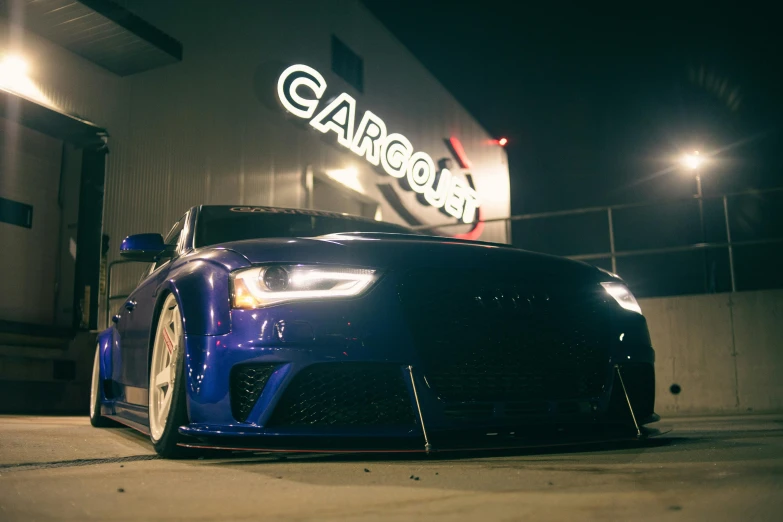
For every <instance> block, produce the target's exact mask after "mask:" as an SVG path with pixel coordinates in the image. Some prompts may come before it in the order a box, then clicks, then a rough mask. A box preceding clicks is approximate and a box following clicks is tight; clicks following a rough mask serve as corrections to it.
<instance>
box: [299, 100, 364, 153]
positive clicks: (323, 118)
mask: <svg viewBox="0 0 783 522" xmlns="http://www.w3.org/2000/svg"><path fill="white" fill-rule="evenodd" d="M355 114H356V100H354V99H353V98H352V97H351V96H350V95H349V94H346V93H342V94H341V95H340V96H338V97H337V98H335V99H334V101H333V102H332V103H330V104H329V105H327V106H326V107H324V108H323V110H322V111H321V112H319V113H318V114H317V115H316V116H315V118H313V119H312V121H310V125H312V126H313V127H315V128H316V129H318V130H319V131H321V132H323V133H324V134H326V133H327V132H328V131H330V130H332V131H334V132H336V133H337V142H338V143H339V144H340V145H342V146H343V147H348V148H350V147H351V139H352V138H353V122H354V117H355Z"/></svg>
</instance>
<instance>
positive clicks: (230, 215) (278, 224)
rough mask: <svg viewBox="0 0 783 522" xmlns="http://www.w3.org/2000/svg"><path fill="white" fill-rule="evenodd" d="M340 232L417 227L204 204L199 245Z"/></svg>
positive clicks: (198, 227) (198, 228)
mask: <svg viewBox="0 0 783 522" xmlns="http://www.w3.org/2000/svg"><path fill="white" fill-rule="evenodd" d="M338 232H393V233H398V234H412V233H413V231H411V230H409V229H407V228H405V227H402V226H399V225H393V224H391V223H383V222H381V221H370V220H367V219H362V218H357V217H352V216H335V215H334V214H330V213H326V212H319V211H317V210H293V209H282V208H271V207H212V206H205V207H201V210H200V211H199V214H198V223H197V225H196V237H195V246H196V247H203V246H208V245H215V244H217V243H227V242H229V241H242V240H245V239H259V238H273V237H315V236H323V235H327V234H336V233H338Z"/></svg>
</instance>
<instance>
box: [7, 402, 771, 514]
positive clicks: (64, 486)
mask: <svg viewBox="0 0 783 522" xmlns="http://www.w3.org/2000/svg"><path fill="white" fill-rule="evenodd" d="M661 424H662V426H660V427H661V428H667V427H671V428H673V431H672V432H670V433H669V434H668V435H665V436H663V437H661V438H659V439H655V440H653V441H649V442H647V443H645V444H631V445H622V446H614V447H601V446H595V447H584V446H583V447H578V448H571V449H562V448H561V449H553V450H535V451H527V452H517V453H515V454H508V453H505V454H501V455H497V454H495V455H492V454H481V455H473V456H456V457H455V456H453V455H450V456H440V457H414V458H411V457H405V458H392V459H388V458H386V459H385V458H380V457H378V458H367V457H344V456H343V457H335V456H329V455H316V456H287V457H280V456H275V455H243V456H236V455H235V456H226V457H219V458H205V459H201V460H188V461H165V460H160V459H157V458H155V456H154V454H153V451H152V449H151V447H150V445H149V443H148V441H147V440H146V438H145V437H144V436H142V435H140V434H137V433H136V432H134V431H132V430H130V429H127V428H112V429H102V430H99V429H94V428H91V427H90V425H89V422H88V421H87V418H86V417H84V418H77V417H23V416H5V417H0V520H2V521H11V520H55V519H56V520H60V519H66V520H93V519H100V520H185V519H187V520H190V521H193V520H267V519H268V520H347V521H365V520H369V521H376V520H406V521H408V520H419V519H427V520H469V521H471V522H475V521H476V520H487V521H488V520H602V521H606V520H634V521H639V520H688V521H691V520H710V521H712V522H717V521H722V520H742V521H748V520H781V516H782V515H781V513H783V415H766V416H762V415H758V416H752V417H751V416H741V417H740V416H738V417H723V418H716V417H713V418H707V417H705V418H691V419H686V418H680V419H673V420H669V421H668V422H662V423H661ZM411 477H413V478H411Z"/></svg>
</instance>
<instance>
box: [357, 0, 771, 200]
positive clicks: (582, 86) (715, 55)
mask: <svg viewBox="0 0 783 522" xmlns="http://www.w3.org/2000/svg"><path fill="white" fill-rule="evenodd" d="M364 3H365V4H366V5H367V6H368V7H369V8H370V9H371V10H372V11H373V12H374V13H375V15H376V16H377V17H378V18H379V19H380V20H381V21H382V22H383V23H384V24H385V25H386V26H387V27H388V28H389V29H390V30H391V31H392V32H393V33H394V34H395V35H396V36H397V37H398V38H399V39H400V40H401V41H402V42H403V43H404V44H405V45H406V46H407V47H408V48H409V49H410V50H411V51H412V52H413V53H414V54H415V55H416V56H417V57H418V58H419V59H420V60H421V61H422V62H423V63H424V65H425V66H426V67H427V68H428V69H429V70H430V71H431V72H432V73H433V74H434V75H435V76H436V77H437V78H438V79H439V80H440V81H441V82H442V83H443V84H444V85H445V86H446V88H447V89H448V90H449V91H450V92H451V93H453V94H454V96H455V97H456V98H457V99H458V100H459V101H460V102H461V103H462V104H463V105H464V106H465V107H466V108H467V109H468V111H470V112H471V113H472V114H473V115H474V116H475V117H476V118H477V119H478V120H479V121H480V122H481V123H482V124H483V125H484V126H485V127H486V128H487V130H488V131H489V132H490V133H492V134H494V135H496V136H498V137H500V136H507V137H508V138H509V140H510V143H509V145H508V147H507V150H508V154H509V161H510V171H511V187H512V212H513V213H528V212H539V211H547V210H557V209H566V208H575V207H583V206H592V205H602V204H612V203H624V202H632V201H640V200H645V199H653V198H668V197H679V196H684V197H687V196H689V195H691V194H693V192H694V191H695V182H694V181H693V178H692V177H689V176H687V175H686V174H685V173H684V172H683V171H682V170H681V169H679V167H677V168H672V166H676V162H677V158H678V157H679V156H680V155H681V153H682V152H684V151H689V150H693V149H698V150H700V151H701V152H702V153H709V152H713V153H714V156H712V157H711V160H710V162H709V164H708V165H706V166H705V168H704V175H703V179H704V190H705V193H707V194H711V193H712V194H715V193H721V192H726V191H735V190H742V189H746V188H760V187H771V186H779V185H783V160H782V159H781V157H782V156H783V155H782V154H781V150H783V147H781V146H782V145H783V140H782V139H781V119H782V117H783V80H782V78H783V72H781V66H783V60H782V59H781V56H783V53H782V51H783V37H781V33H783V30H782V29H781V24H780V21H779V18H778V17H777V16H774V15H773V13H772V12H771V11H770V9H772V7H771V4H770V7H757V8H754V7H753V6H752V5H751V4H749V3H747V2H735V3H732V4H726V5H725V6H723V5H720V4H718V3H714V2H712V3H704V4H702V5H701V6H699V7H695V6H694V7H687V6H686V7H683V6H682V5H679V6H678V5H676V4H672V5H670V6H667V5H666V4H663V3H644V4H618V8H614V9H613V8H609V7H600V8H599V7H598V4H595V3H586V2H585V3H576V2H573V3H569V2H558V3H556V4H555V3H553V5H552V6H548V7H547V6H535V5H534V4H532V3H529V2H513V1H512V2H455V1H453V0H452V1H445V0H395V1H388V0H364ZM580 4H584V5H580ZM760 5H763V4H760ZM639 6H642V7H639Z"/></svg>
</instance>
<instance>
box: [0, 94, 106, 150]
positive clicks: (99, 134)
mask: <svg viewBox="0 0 783 522" xmlns="http://www.w3.org/2000/svg"><path fill="white" fill-rule="evenodd" d="M0 117H1V118H5V119H7V120H11V121H14V122H16V123H19V124H21V125H24V126H25V127H29V128H31V129H34V130H37V131H39V132H42V133H44V134H47V135H49V136H52V137H53V138H58V139H61V140H65V141H67V142H69V143H73V144H74V145H76V146H77V147H87V148H100V147H103V146H104V145H105V143H106V137H107V136H108V133H107V132H106V129H103V128H101V127H98V126H97V125H94V124H92V123H90V122H88V121H85V120H82V119H79V118H76V117H75V116H71V115H69V114H65V113H62V112H59V111H57V110H55V109H53V108H51V107H47V106H45V105H41V104H40V103H38V102H36V101H34V100H31V99H29V98H26V97H24V96H22V95H19V94H17V93H14V92H12V91H8V90H6V89H3V88H2V87H0Z"/></svg>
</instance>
